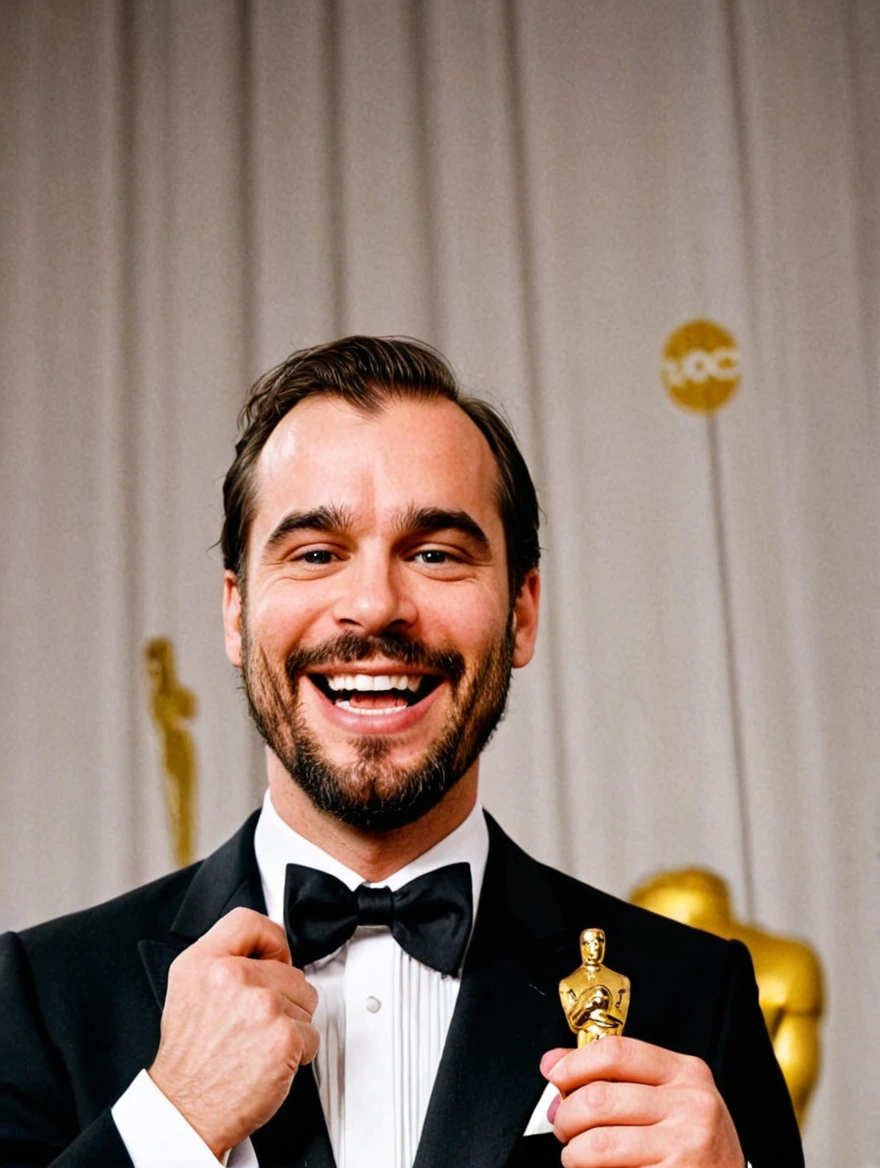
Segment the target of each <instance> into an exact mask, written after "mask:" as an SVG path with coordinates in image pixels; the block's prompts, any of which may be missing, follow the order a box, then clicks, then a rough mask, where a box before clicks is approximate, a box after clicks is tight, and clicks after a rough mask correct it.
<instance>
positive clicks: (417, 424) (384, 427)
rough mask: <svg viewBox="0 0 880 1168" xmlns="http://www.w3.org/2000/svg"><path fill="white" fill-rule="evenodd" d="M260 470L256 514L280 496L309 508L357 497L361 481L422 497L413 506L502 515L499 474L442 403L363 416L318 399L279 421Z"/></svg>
mask: <svg viewBox="0 0 880 1168" xmlns="http://www.w3.org/2000/svg"><path fill="white" fill-rule="evenodd" d="M255 469H256V475H255V487H256V504H257V510H258V511H259V509H260V504H261V502H263V503H266V504H269V505H271V502H272V500H273V498H275V497H276V496H281V495H288V494H291V495H292V494H300V493H302V494H303V495H308V496H309V498H308V499H305V498H304V499H303V500H301V501H302V502H309V503H311V502H314V501H317V499H318V497H319V496H327V495H329V494H332V493H333V492H334V489H336V490H343V491H344V490H346V489H354V488H355V487H356V485H357V484H358V483H359V481H360V479H359V476H360V478H365V477H366V478H369V479H370V481H371V485H372V487H373V488H374V489H375V490H379V491H383V490H384V491H387V492H388V493H389V494H394V493H395V492H400V491H403V490H405V489H406V488H407V487H410V488H411V489H412V491H414V492H416V493H417V494H418V495H419V496H424V497H422V498H418V499H417V498H416V497H415V496H414V497H413V500H412V501H413V502H437V503H440V504H442V505H446V506H448V505H450V504H452V503H453V502H455V499H454V496H456V495H458V494H461V495H465V496H468V498H469V502H470V504H471V505H475V504H476V503H481V504H482V505H483V507H484V508H487V509H488V510H491V511H492V512H495V513H496V514H497V510H498V507H497V500H498V494H497V485H498V469H497V465H496V463H495V458H494V455H493V454H492V451H491V449H490V448H489V444H488V442H487V441H486V438H485V436H484V435H483V433H482V432H481V431H480V429H479V427H478V426H477V425H476V424H475V423H474V422H473V421H472V420H471V419H470V418H469V417H468V415H467V414H466V413H465V412H464V410H462V409H461V408H460V407H459V406H458V405H456V403H454V402H451V401H449V400H447V399H445V398H440V399H427V400H424V399H421V400H420V399H418V398H409V397H402V398H388V399H386V400H384V401H382V403H381V406H380V408H379V409H378V410H374V411H366V410H363V409H360V408H358V407H357V406H354V405H352V404H350V403H348V402H346V401H345V400H344V399H342V398H340V397H337V396H336V395H329V394H322V395H321V396H320V397H319V396H317V395H316V396H315V397H313V398H308V399H306V400H305V401H303V402H301V403H300V404H299V405H297V406H296V407H295V408H294V409H292V410H291V411H290V412H289V413H288V414H286V415H285V417H284V418H282V419H281V421H280V422H279V423H278V425H277V426H276V427H275V429H274V430H273V431H272V433H271V435H270V436H269V439H268V441H267V442H266V445H265V446H264V447H263V450H262V451H261V452H260V455H259V458H258V459H257V464H256V468H255ZM435 493H436V494H437V498H435V499H431V498H430V496H432V494H435ZM441 496H444V497H441ZM334 501H336V502H340V503H341V502H343V501H344V500H343V499H341V498H340V499H336V500H334Z"/></svg>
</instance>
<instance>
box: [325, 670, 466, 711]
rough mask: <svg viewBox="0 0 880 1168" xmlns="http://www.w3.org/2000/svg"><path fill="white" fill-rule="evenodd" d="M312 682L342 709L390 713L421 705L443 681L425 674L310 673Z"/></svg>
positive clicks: (435, 676) (440, 678) (432, 675)
mask: <svg viewBox="0 0 880 1168" xmlns="http://www.w3.org/2000/svg"><path fill="white" fill-rule="evenodd" d="M306 676H307V677H308V679H309V681H311V682H312V683H313V685H315V687H316V688H317V689H318V690H320V692H321V693H322V694H323V695H324V697H325V698H326V699H327V700H328V701H329V702H332V703H333V704H334V705H335V706H337V707H338V708H339V709H341V710H352V711H354V712H355V713H358V714H388V713H390V712H391V711H393V710H403V709H406V708H407V707H409V706H415V705H418V703H419V702H421V701H424V700H425V698H426V697H427V696H428V695H429V694H431V693H433V692H434V690H435V689H436V688H437V686H438V685H439V684H440V683H441V681H442V680H443V678H442V677H439V676H437V675H436V674H426V673H379V674H372V673H307V674H306Z"/></svg>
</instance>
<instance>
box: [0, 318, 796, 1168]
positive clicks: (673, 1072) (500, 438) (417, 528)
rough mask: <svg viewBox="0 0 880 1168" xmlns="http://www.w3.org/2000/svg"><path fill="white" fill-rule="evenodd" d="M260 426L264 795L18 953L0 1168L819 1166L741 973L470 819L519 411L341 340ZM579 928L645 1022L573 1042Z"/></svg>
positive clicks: (508, 589) (7, 1023)
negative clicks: (31, 1167)
mask: <svg viewBox="0 0 880 1168" xmlns="http://www.w3.org/2000/svg"><path fill="white" fill-rule="evenodd" d="M243 428H244V429H243V435H242V438H241V440H240V442H239V443H238V446H237V447H236V458H235V461H234V462H233V464H232V467H231V468H230V471H229V473H228V475H227V478H226V483H225V487H224V503H225V523H224V530H223V536H222V547H223V553H224V559H225V565H226V574H225V586H224V601H223V618H224V630H225V638H226V649H227V653H228V655H229V657H230V659H231V661H232V663H233V664H234V665H235V666H236V667H237V668H238V669H240V670H241V675H242V678H243V681H244V686H245V691H246V694H247V698H248V704H249V707H250V712H251V715H252V717H253V719H254V721H255V723H256V725H257V727H258V729H259V731H260V733H261V735H262V736H263V739H264V740H265V743H266V762H267V775H268V790H267V794H266V798H265V800H264V803H263V807H262V809H261V811H260V812H259V813H258V814H255V815H254V816H253V817H252V818H251V819H250V820H249V821H248V823H247V824H246V825H245V826H244V828H243V829H242V830H241V832H239V833H238V835H237V836H236V837H234V839H233V840H231V841H230V842H229V843H228V844H226V845H225V846H224V847H223V848H222V849H221V850H220V851H219V852H217V853H215V854H214V855H213V856H210V857H209V858H208V859H207V860H205V861H204V862H203V863H202V864H199V865H195V866H194V867H193V868H190V869H186V870H184V871H183V872H180V873H176V874H174V875H172V876H170V877H167V878H165V879H164V880H161V881H158V882H156V883H154V884H152V885H149V886H147V887H146V888H143V889H140V890H137V891H136V892H134V893H131V894H129V895H127V896H125V897H122V898H119V899H118V900H116V901H113V902H110V903H109V904H107V905H103V906H99V907H98V908H96V909H92V910H88V911H86V912H84V913H80V914H77V915H75V916H73V917H70V918H66V919H64V920H62V921H56V922H50V923H49V924H47V925H43V926H39V927H37V928H35V929H31V930H28V931H26V932H24V933H22V934H20V935H11V934H10V935H7V936H6V937H5V938H3V939H2V942H0V979H2V980H0V985H2V1000H0V1010H2V1017H3V1019H4V1026H3V1030H2V1036H0V1164H3V1165H11V1164H20V1165H24V1164H48V1163H50V1162H51V1163H55V1164H58V1165H64V1166H72V1165H83V1166H85V1165H108V1166H109V1165H113V1166H116V1165H125V1164H133V1165H134V1166H135V1168H154V1166H159V1165H164V1166H167V1165H194V1166H198V1165H204V1166H205V1168H210V1165H212V1164H216V1163H217V1162H218V1161H220V1162H223V1163H228V1164H231V1165H238V1166H241V1165H255V1164H259V1165H261V1166H264V1168H265V1166H267V1165H279V1166H281V1165H284V1166H297V1168H332V1166H333V1165H334V1164H335V1165H336V1168H458V1166H467V1168H471V1166H472V1168H504V1166H506V1168H516V1166H519V1168H525V1166H533V1168H549V1166H551V1165H559V1164H560V1163H562V1164H564V1165H566V1168H576V1166H583V1168H641V1166H647V1165H661V1164H662V1165H664V1166H666V1168H676V1166H677V1168H743V1165H744V1164H745V1163H746V1161H747V1160H748V1161H750V1162H751V1163H752V1165H753V1166H754V1168H789V1166H797V1165H802V1164H803V1158H802V1154H801V1151H800V1142H799V1138H798V1133H797V1127H796V1124H795V1121H794V1118H793V1113H792V1109H791V1105H790V1102H789V1100H788V1096H787V1093H786V1090H785V1085H784V1081H783V1079H782V1076H781V1073H780V1071H779V1068H778V1066H777V1065H776V1062H775V1060H774V1057H773V1053H772V1048H771V1046H770V1042H769V1039H768V1037H767V1034H766V1031H765V1028H764V1024H763V1020H762V1017H761V1013H760V1010H759V1008H758V999H757V990H756V986H755V983H754V978H753V976H752V972H751V965H750V963H749V960H748V956H747V954H746V951H745V950H744V948H743V947H742V946H740V945H739V944H738V943H736V942H725V941H722V940H720V939H718V938H714V937H710V936H709V935H707V934H703V933H699V932H697V931H695V930H691V929H687V928H685V927H683V926H680V925H677V924H675V923H673V922H669V921H666V920H663V919H661V918H659V917H655V916H653V915H652V914H650V913H645V912H643V911H641V910H639V909H636V908H634V907H632V906H630V905H627V904H624V903H623V902H620V901H618V900H615V899H614V898H613V897H610V896H607V895H606V894H604V893H601V892H599V891H597V890H596V889H593V888H590V887H588V886H586V885H583V884H579V883H578V882H576V881H574V880H571V879H569V878H568V877H566V876H563V875H562V874H561V873H558V872H554V871H553V870H552V869H549V868H546V867H544V866H543V865H540V864H537V863H536V862H535V861H533V860H531V859H530V858H529V857H528V856H526V855H525V854H524V853H523V852H521V851H520V850H519V849H518V848H517V847H516V845H515V844H513V843H512V841H510V840H509V839H508V838H507V837H506V836H505V835H504V834H503V832H501V830H500V829H499V828H498V827H497V825H496V824H494V822H492V821H491V820H490V819H489V818H488V817H487V816H485V815H484V813H483V811H482V809H481V807H480V805H479V802H478V776H479V763H480V754H481V752H482V750H483V748H484V747H485V745H486V743H487V741H488V740H489V738H490V736H491V734H492V732H493V730H494V729H495V726H496V725H497V723H498V722H499V720H500V719H501V717H502V715H503V713H504V708H505V703H506V698H507V691H508V686H509V683H510V675H511V670H512V669H513V668H518V667H521V666H524V665H526V664H527V663H528V662H529V660H530V659H531V656H532V653H533V650H534V645H535V638H536V635H537V622H538V602H539V578H538V573H537V566H538V558H539V544H538V506H537V500H536V497H535V492H534V488H533V486H532V482H531V479H530V477H529V473H528V470H527V468H526V466H525V463H524V462H523V460H522V457H521V455H520V453H519V451H518V449H517V447H516V445H515V443H514V441H513V438H512V436H511V435H510V433H509V431H508V429H507V427H506V425H505V424H504V422H503V421H502V420H501V418H500V417H499V416H498V415H497V414H496V413H495V412H494V411H493V410H492V409H491V408H490V407H488V406H487V405H485V404H484V403H481V402H478V401H476V400H474V399H471V398H467V397H465V396H464V395H462V394H461V392H460V391H459V389H458V387H457V385H456V383H455V379H454V377H453V375H452V373H451V371H450V369H449V368H448V366H447V365H446V363H445V362H444V360H443V359H442V358H441V357H440V356H439V354H437V353H436V352H434V351H433V350H431V349H429V348H428V347H426V346H423V345H420V344H418V343H417V342H413V341H402V340H382V339H377V338H367V337H350V338H347V339H346V340H343V341H339V342H336V343H334V344H331V345H326V346H322V347H321V348H318V349H313V350H306V351H302V352H298V353H294V354H293V355H292V356H291V357H290V358H288V360H287V361H285V362H284V363H283V364H282V365H281V366H279V367H278V368H277V369H275V370H273V371H272V372H271V373H269V374H267V375H266V377H264V378H263V379H261V381H259V382H258V383H257V385H256V386H255V387H254V389H253V390H252V393H251V397H250V399H249V402H248V405H247V407H246V410H245V413H244V416H243ZM515 781H529V782H542V781H543V782H549V781H551V779H550V778H549V776H511V782H515ZM585 927H598V928H601V929H603V930H604V932H605V934H606V935H607V936H608V937H609V939H610V944H612V945H613V947H614V964H615V967H616V968H619V969H620V970H621V971H622V972H623V973H625V974H626V976H627V977H629V978H630V980H631V982H632V986H633V1000H632V1007H631V1010H630V1014H629V1019H628V1022H627V1036H626V1037H623V1038H608V1039H605V1040H603V1041H602V1042H600V1043H597V1044H595V1045H593V1046H587V1047H583V1048H581V1049H577V1050H571V1049H568V1048H569V1047H570V1037H571V1035H570V1033H569V1030H568V1026H567V1022H566V1019H565V1016H564V1014H563V1012H562V1010H561V1009H560V1006H559V1001H558V992H557V986H558V983H559V980H560V978H562V977H564V976H565V975H567V974H568V973H570V972H571V967H572V965H573V964H574V962H575V960H576V954H577V942H578V937H579V935H580V933H581V931H582V930H583V929H584V928H585ZM560 1092H561V1093H562V1098H561V1100H560Z"/></svg>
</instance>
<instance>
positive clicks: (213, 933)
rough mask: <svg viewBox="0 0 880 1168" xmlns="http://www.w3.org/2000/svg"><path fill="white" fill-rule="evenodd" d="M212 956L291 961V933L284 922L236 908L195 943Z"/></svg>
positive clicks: (202, 951) (198, 949)
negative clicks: (289, 937) (280, 923)
mask: <svg viewBox="0 0 880 1168" xmlns="http://www.w3.org/2000/svg"><path fill="white" fill-rule="evenodd" d="M195 951H197V952H200V953H203V954H205V955H207V956H209V957H224V956H230V957H255V958H262V959H265V960H268V961H284V962H287V964H288V965H289V964H290V949H289V948H288V945H287V936H286V934H285V932H284V930H283V929H282V928H281V926H280V925H277V924H276V923H275V922H274V921H270V920H269V918H268V917H267V916H264V915H263V914H262V913H258V912H254V911H253V909H249V908H234V909H233V910H232V912H229V913H227V914H226V916H225V917H221V918H220V920H219V921H217V923H216V925H214V926H213V927H212V928H210V929H209V930H208V931H207V933H205V934H204V936H202V937H199V939H198V941H196V942H195V944H194V945H192V946H191V949H190V952H195Z"/></svg>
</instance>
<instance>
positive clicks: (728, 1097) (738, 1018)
mask: <svg viewBox="0 0 880 1168" xmlns="http://www.w3.org/2000/svg"><path fill="white" fill-rule="evenodd" d="M728 944H729V946H730V948H729V956H728V962H727V971H726V984H725V986H723V987H722V994H721V1004H720V1007H719V1012H718V1019H717V1026H716V1031H715V1035H714V1036H713V1041H712V1043H711V1049H710V1057H709V1060H708V1061H709V1065H710V1066H711V1068H712V1073H713V1074H714V1076H715V1082H716V1084H717V1086H718V1090H719V1091H720V1093H721V1095H722V1097H723V1099H724V1101H725V1103H726V1104H727V1107H728V1110H729V1111H730V1114H731V1117H732V1119H733V1122H734V1124H735V1126H736V1130H737V1133H738V1134H739V1138H740V1143H741V1144H742V1149H743V1152H744V1153H745V1157H746V1159H747V1160H748V1162H749V1163H750V1164H751V1165H753V1168H804V1153H803V1149H802V1147H801V1138H800V1132H799V1130H798V1125H797V1120H796V1118H795V1114H794V1108H793V1106H792V1102H791V1097H790V1096H789V1093H788V1088H787V1087H786V1085H785V1079H784V1077H783V1074H782V1071H781V1070H780V1068H779V1063H778V1062H777V1061H776V1056H775V1054H774V1053H773V1045H772V1043H771V1041H770V1036H769V1034H768V1033H767V1027H766V1025H765V1024H764V1016H763V1014H762V1013H761V1008H760V1006H759V1004H758V986H757V983H756V981H755V974H754V970H753V968H752V959H751V957H750V956H749V952H748V950H747V949H746V947H745V945H743V944H742V943H741V942H739V941H730V942H729V943H728Z"/></svg>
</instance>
